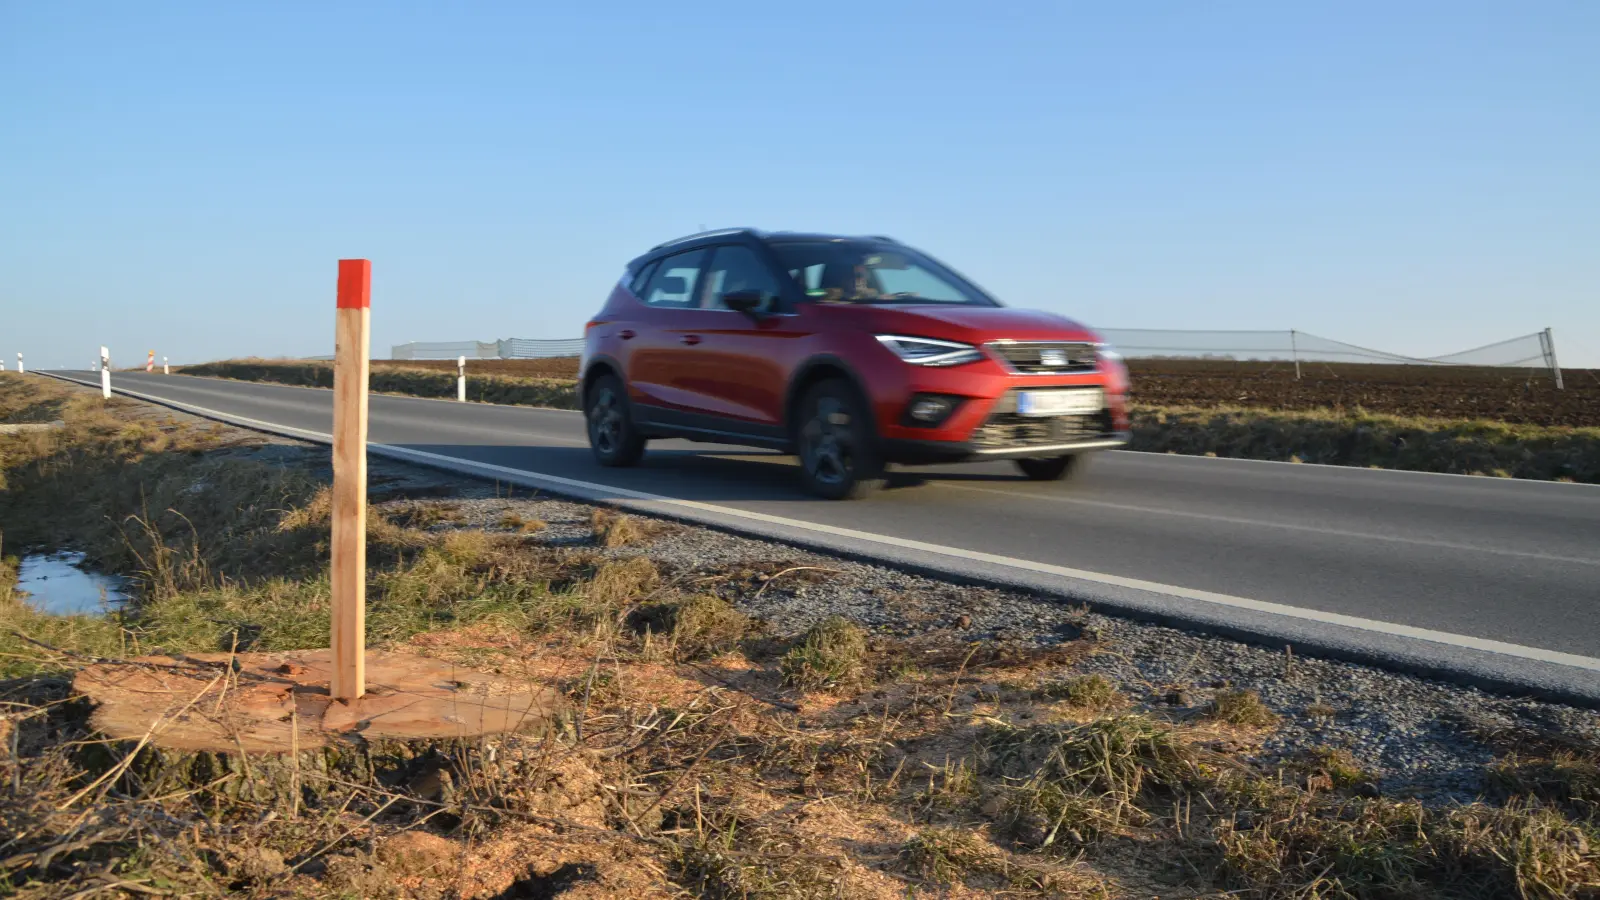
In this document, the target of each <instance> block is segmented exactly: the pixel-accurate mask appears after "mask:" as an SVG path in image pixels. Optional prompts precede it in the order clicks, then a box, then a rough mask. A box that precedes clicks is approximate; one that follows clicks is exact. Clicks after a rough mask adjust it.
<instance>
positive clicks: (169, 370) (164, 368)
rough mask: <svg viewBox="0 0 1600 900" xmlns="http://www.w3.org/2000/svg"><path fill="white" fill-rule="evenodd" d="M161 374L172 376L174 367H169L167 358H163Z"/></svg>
mask: <svg viewBox="0 0 1600 900" xmlns="http://www.w3.org/2000/svg"><path fill="white" fill-rule="evenodd" d="M161 374H163V375H171V374H172V367H171V366H169V365H167V358H166V357H165V356H163V357H161Z"/></svg>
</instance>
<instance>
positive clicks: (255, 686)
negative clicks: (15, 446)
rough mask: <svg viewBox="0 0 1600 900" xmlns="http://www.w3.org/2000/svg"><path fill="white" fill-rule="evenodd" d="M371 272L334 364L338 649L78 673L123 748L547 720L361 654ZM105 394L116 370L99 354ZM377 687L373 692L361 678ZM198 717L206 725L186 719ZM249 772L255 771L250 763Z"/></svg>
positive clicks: (269, 745)
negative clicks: (196, 712) (195, 712)
mask: <svg viewBox="0 0 1600 900" xmlns="http://www.w3.org/2000/svg"><path fill="white" fill-rule="evenodd" d="M371 305H372V263H371V262H369V261H367V260H364V259H341V260H339V277H338V293H337V302H336V303H335V319H334V336H335V341H334V346H335V354H334V360H333V491H332V501H333V503H332V507H333V508H332V515H333V536H332V542H331V546H330V548H329V549H330V552H331V557H332V559H331V564H330V569H331V574H330V581H331V587H332V616H331V619H332V630H331V635H330V637H331V640H330V641H329V643H330V644H331V645H332V646H331V647H330V648H329V649H325V650H289V651H278V652H249V651H247V652H237V651H229V652H226V653H188V654H183V655H182V657H181V658H179V659H174V658H172V657H168V656H146V657H140V658H137V659H132V660H127V661H122V660H102V661H100V662H98V663H96V664H93V665H90V666H87V667H85V668H83V669H80V670H79V671H78V674H77V676H76V677H74V679H73V687H74V689H75V690H77V691H79V692H80V693H83V694H85V695H87V696H88V697H89V698H90V699H91V700H92V701H93V702H94V704H95V710H94V714H93V716H92V717H91V719H90V722H91V725H92V726H93V727H94V729H95V730H96V731H98V732H100V733H101V734H104V735H107V736H109V737H112V738H115V739H118V740H137V741H139V743H140V746H143V745H144V744H146V743H150V744H155V745H157V746H163V747H173V748H177V749H182V750H191V751H192V750H205V751H208V752H215V753H224V754H231V753H238V754H248V753H262V752H264V753H289V754H298V753H300V752H302V751H305V750H312V749H316V748H320V747H328V746H335V745H337V746H350V745H357V744H365V743H367V742H369V741H372V740H384V739H400V740H412V739H429V740H432V739H440V738H448V739H451V740H460V739H462V738H472V737H475V736H479V735H488V734H506V733H510V732H515V731H518V730H521V729H523V728H524V727H526V726H528V725H530V724H533V723H535V722H539V721H545V720H548V719H549V718H550V717H551V716H553V715H554V714H555V712H556V711H557V710H558V709H559V707H560V705H561V694H560V692H559V691H557V690H556V689H555V688H553V687H551V686H549V685H546V684H539V683H530V682H529V681H528V679H526V678H521V677H506V676H502V675H499V674H495V673H490V672H482V671H475V670H473V669H468V668H463V667H461V666H460V665H458V664H456V663H454V662H449V661H445V660H438V659H433V658H430V657H427V656H422V655H419V654H416V653H407V652H403V651H385V650H375V651H373V652H372V653H371V654H370V655H369V654H368V653H367V650H366V569H367V566H366V553H367V522H366V515H367V387H368V375H369V374H370V371H369V370H370V368H371V367H370V356H371V340H370V326H371ZM100 356H101V372H102V383H103V384H104V385H106V391H107V396H110V393H109V391H110V383H111V376H110V371H111V361H110V353H109V352H108V351H107V350H106V348H104V347H101V348H100ZM369 676H370V678H371V685H370V688H371V690H370V691H369V690H368V687H369V685H368V683H367V679H368V678H369ZM191 708H193V709H205V710H207V714H206V715H187V714H186V713H187V712H188V710H190V709H191ZM242 768H243V771H244V772H245V773H246V774H245V776H244V777H245V778H246V779H249V778H251V777H253V776H251V775H250V774H249V771H250V767H248V766H244V767H242Z"/></svg>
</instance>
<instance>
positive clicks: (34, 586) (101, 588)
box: [17, 553, 128, 616]
mask: <svg viewBox="0 0 1600 900" xmlns="http://www.w3.org/2000/svg"><path fill="white" fill-rule="evenodd" d="M81 565H83V554H82V553H35V554H33V555H31V556H24V557H23V558H22V566H21V567H20V568H19V569H18V570H17V589H18V590H20V591H23V592H24V593H26V595H27V596H25V597H23V598H22V599H23V602H24V603H27V604H28V605H29V606H32V607H33V608H34V609H37V610H39V611H40V612H47V613H54V614H56V615H58V616H96V615H100V614H101V613H103V612H105V611H106V610H107V609H109V608H110V607H114V606H120V605H122V603H123V602H124V601H126V600H127V599H128V595H127V593H126V590H125V587H126V584H125V582H124V581H123V580H122V579H121V578H118V577H117V576H115V575H101V574H98V573H95V572H85V571H84V570H83V569H81V568H79V566H81Z"/></svg>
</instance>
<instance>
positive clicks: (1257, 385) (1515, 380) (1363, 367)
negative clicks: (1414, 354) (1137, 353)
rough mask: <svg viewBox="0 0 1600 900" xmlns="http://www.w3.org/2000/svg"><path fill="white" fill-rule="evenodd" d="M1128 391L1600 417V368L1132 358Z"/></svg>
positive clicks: (1563, 418)
mask: <svg viewBox="0 0 1600 900" xmlns="http://www.w3.org/2000/svg"><path fill="white" fill-rule="evenodd" d="M1128 368H1129V370H1130V372H1131V374H1132V376H1133V396H1134V399H1135V401H1136V402H1138V403H1140V404H1143V405H1146V406H1191V407H1214V406H1233V407H1248V408H1251V409H1272V410H1284V411H1290V410H1313V409H1340V410H1358V409H1359V410H1363V411H1365V412H1369V413H1384V414H1388V415H1395V416H1413V417H1425V418H1433V419H1483V420H1488V421H1496V422H1506V423H1510V424H1515V425H1560V426H1569V427H1583V426H1588V427H1594V426H1600V372H1597V371H1596V370H1594V369H1568V370H1566V371H1565V372H1564V373H1563V374H1564V376H1565V382H1566V389H1565V390H1560V391H1558V390H1556V386H1555V382H1554V381H1553V380H1552V379H1551V378H1550V375H1549V373H1547V372H1544V371H1542V370H1540V371H1534V370H1530V369H1504V368H1489V367H1483V368H1477V367H1472V368H1468V367H1455V366H1403V365H1374V364H1367V363H1359V364H1356V363H1302V364H1301V366H1300V371H1301V378H1300V380H1298V381H1296V380H1295V377H1294V364H1293V363H1290V362H1238V361H1234V360H1198V359H1193V360H1192V359H1134V360H1129V362H1128Z"/></svg>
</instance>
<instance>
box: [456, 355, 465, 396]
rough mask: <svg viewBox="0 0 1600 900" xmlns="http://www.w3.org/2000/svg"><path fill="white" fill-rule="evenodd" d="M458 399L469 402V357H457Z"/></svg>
mask: <svg viewBox="0 0 1600 900" xmlns="http://www.w3.org/2000/svg"><path fill="white" fill-rule="evenodd" d="M456 399H457V400H459V401H461V402H462V403H465V402H467V358H466V357H465V356H459V357H456Z"/></svg>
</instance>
